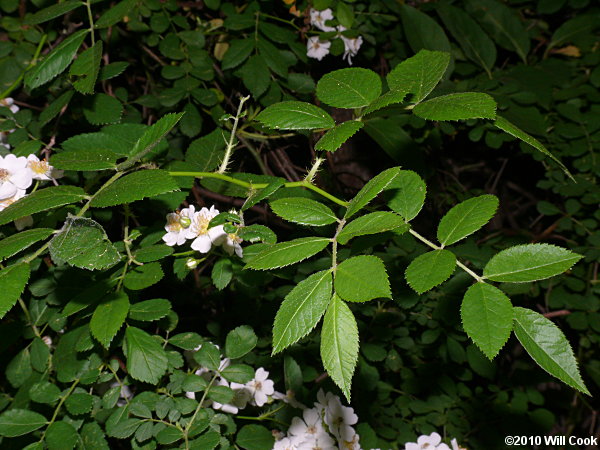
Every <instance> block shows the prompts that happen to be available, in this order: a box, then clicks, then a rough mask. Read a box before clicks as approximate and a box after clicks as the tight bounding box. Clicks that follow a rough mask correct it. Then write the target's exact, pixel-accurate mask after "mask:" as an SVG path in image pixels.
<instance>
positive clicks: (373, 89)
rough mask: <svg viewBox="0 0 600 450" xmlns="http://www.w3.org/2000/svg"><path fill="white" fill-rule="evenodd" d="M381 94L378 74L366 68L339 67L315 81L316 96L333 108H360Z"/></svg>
mask: <svg viewBox="0 0 600 450" xmlns="http://www.w3.org/2000/svg"><path fill="white" fill-rule="evenodd" d="M380 94H381V80H380V79H379V76H378V75H377V74H376V73H375V72H373V71H372V70H368V69H360V68H357V67H356V68H348V69H340V70H336V71H333V72H330V73H328V74H327V75H325V76H323V77H322V78H321V79H320V80H319V82H318V83H317V97H319V100H321V101H322V102H323V103H325V104H327V105H329V106H333V107H335V108H361V107H363V106H367V105H369V104H370V103H372V102H373V101H374V100H375V99H376V98H377V97H379V95H380Z"/></svg>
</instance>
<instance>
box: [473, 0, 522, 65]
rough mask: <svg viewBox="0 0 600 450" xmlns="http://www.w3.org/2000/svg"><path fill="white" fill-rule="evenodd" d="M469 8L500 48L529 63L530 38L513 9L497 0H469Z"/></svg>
mask: <svg viewBox="0 0 600 450" xmlns="http://www.w3.org/2000/svg"><path fill="white" fill-rule="evenodd" d="M467 8H468V10H469V12H473V13H474V15H475V16H476V17H477V19H478V21H479V23H481V24H482V25H483V27H484V28H485V30H486V31H487V32H488V33H489V35H490V36H491V37H492V39H494V41H496V43H497V44H498V45H499V46H500V47H502V48H505V49H506V50H509V51H514V52H516V53H517V54H518V55H519V57H520V58H521V59H522V60H523V62H525V63H527V54H528V53H529V49H530V45H531V44H530V38H529V35H528V33H527V30H525V27H524V26H523V24H522V23H521V21H520V20H519V17H518V16H517V15H516V14H515V11H514V10H513V9H511V8H509V7H508V6H506V5H504V4H503V3H501V2H499V1H496V0H469V1H468V2H467Z"/></svg>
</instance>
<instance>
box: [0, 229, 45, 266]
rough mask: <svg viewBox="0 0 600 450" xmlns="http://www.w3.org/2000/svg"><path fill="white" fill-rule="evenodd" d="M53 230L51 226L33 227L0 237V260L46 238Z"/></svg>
mask: <svg viewBox="0 0 600 450" xmlns="http://www.w3.org/2000/svg"><path fill="white" fill-rule="evenodd" d="M53 232H54V230H53V229H51V228H35V229H33V230H27V231H22V232H21V233H16V234H13V235H12V236H9V237H7V238H5V239H2V241H0V260H4V259H6V258H10V257H11V256H13V255H16V254H17V253H19V252H21V251H23V250H25V249H26V248H29V247H31V246H32V245H33V244H35V243H36V242H39V241H41V240H43V239H46V238H47V237H48V236H50V235H51V234H52V233H53Z"/></svg>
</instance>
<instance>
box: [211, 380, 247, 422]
mask: <svg viewBox="0 0 600 450" xmlns="http://www.w3.org/2000/svg"><path fill="white" fill-rule="evenodd" d="M217 385H218V386H226V387H228V388H230V389H232V390H233V399H231V403H227V404H222V403H219V402H216V401H214V400H213V402H212V407H213V408H214V409H217V410H220V411H223V412H226V413H229V414H237V413H238V411H239V410H240V409H244V408H245V407H246V405H247V404H248V401H249V400H250V397H251V394H250V392H249V391H248V389H247V387H246V385H245V384H240V383H234V382H232V383H228V382H227V381H226V380H224V379H223V378H221V379H220V380H219V381H218V383H217Z"/></svg>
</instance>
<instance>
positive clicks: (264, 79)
mask: <svg viewBox="0 0 600 450" xmlns="http://www.w3.org/2000/svg"><path fill="white" fill-rule="evenodd" d="M237 73H238V75H241V78H242V81H243V82H244V86H246V88H247V89H248V90H249V91H250V93H251V94H252V97H254V98H256V99H257V98H259V97H260V96H261V95H263V94H264V93H265V92H266V91H267V89H268V88H269V84H271V74H270V73H269V67H268V66H267V62H266V61H265V58H263V57H262V55H252V56H251V57H250V58H249V59H248V61H246V63H245V64H244V65H243V66H242V67H241V68H240V69H239V70H238V72H237Z"/></svg>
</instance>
